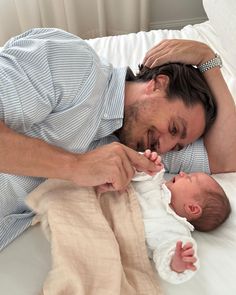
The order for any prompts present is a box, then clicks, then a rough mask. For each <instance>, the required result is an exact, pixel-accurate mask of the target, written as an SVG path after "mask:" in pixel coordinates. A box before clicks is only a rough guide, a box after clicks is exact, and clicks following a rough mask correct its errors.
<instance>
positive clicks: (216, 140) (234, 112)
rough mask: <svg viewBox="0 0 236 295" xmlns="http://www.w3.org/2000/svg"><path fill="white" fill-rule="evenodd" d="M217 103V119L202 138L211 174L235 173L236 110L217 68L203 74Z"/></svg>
mask: <svg viewBox="0 0 236 295" xmlns="http://www.w3.org/2000/svg"><path fill="white" fill-rule="evenodd" d="M204 76H205V79H206V81H207V83H208V85H209V87H210V88H211V91H212V93H213V95H214V97H215V99H216V102H217V107H218V111H217V118H216V121H215V123H214V125H213V126H212V127H211V128H210V130H209V131H208V133H207V134H206V135H205V137H204V142H205V146H206V149H207V152H208V157H209V163H210V169H211V172H212V173H220V172H232V171H236V156H235V155H236V108H235V102H234V100H233V97H232V95H231V93H230V91H229V89H228V87H227V85H226V83H225V81H224V78H223V76H222V74H221V71H220V69H219V68H213V69H211V70H209V71H206V72H205V73H204Z"/></svg>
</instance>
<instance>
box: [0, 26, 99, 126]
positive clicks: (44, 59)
mask: <svg viewBox="0 0 236 295" xmlns="http://www.w3.org/2000/svg"><path fill="white" fill-rule="evenodd" d="M93 59H94V55H93V54H91V48H89V46H88V45H87V44H86V42H85V41H83V40H82V39H80V38H79V37H77V36H74V35H72V34H70V33H67V32H65V31H62V30H59V29H46V28H42V29H32V30H30V31H27V32H25V33H23V34H21V35H19V36H16V37H14V38H12V39H10V40H9V41H8V42H7V43H6V44H5V46H4V47H3V49H2V50H1V51H0V120H3V121H4V122H5V123H6V125H8V126H9V127H10V128H12V129H14V130H16V131H19V132H26V131H28V130H30V129H31V127H32V126H33V125H34V124H37V123H39V122H42V121H43V120H44V119H45V118H46V117H47V116H48V115H49V114H50V113H53V112H57V111H60V112H61V111H63V110H64V109H67V108H69V107H72V106H73V104H75V101H74V100H75V97H77V96H76V95H77V93H78V91H79V90H80V89H81V88H82V87H83V85H84V84H85V83H86V80H87V78H88V76H89V75H90V73H91V68H92V64H93ZM78 69H79V70H78Z"/></svg>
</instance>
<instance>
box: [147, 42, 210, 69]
mask: <svg viewBox="0 0 236 295" xmlns="http://www.w3.org/2000/svg"><path fill="white" fill-rule="evenodd" d="M214 56H215V54H214V51H213V50H212V49H211V48H210V47H209V46H207V45H206V44H204V43H202V42H198V41H193V40H182V39H172V40H163V41H161V42H160V43H159V44H157V45H156V46H154V47H153V48H151V49H150V50H149V51H148V52H147V53H146V55H145V57H144V60H143V65H144V66H146V67H148V68H153V67H155V66H160V65H163V64H165V63H175V62H179V63H183V64H192V65H197V66H198V65H200V64H202V63H204V62H205V61H207V60H210V59H211V58H213V57H214Z"/></svg>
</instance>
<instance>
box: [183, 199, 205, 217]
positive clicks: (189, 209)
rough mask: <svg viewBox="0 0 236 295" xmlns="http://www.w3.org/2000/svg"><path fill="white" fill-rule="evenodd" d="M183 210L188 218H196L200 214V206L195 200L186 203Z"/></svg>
mask: <svg viewBox="0 0 236 295" xmlns="http://www.w3.org/2000/svg"><path fill="white" fill-rule="evenodd" d="M184 210H185V212H186V213H187V216H188V217H189V218H188V219H189V220H194V219H198V218H199V217H200V216H201V215H202V207H201V206H200V205H199V204H198V203H197V202H191V203H186V204H185V205H184Z"/></svg>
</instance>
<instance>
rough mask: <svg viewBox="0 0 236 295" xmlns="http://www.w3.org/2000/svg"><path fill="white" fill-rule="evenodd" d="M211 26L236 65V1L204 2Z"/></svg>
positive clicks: (211, 0)
mask: <svg viewBox="0 0 236 295" xmlns="http://www.w3.org/2000/svg"><path fill="white" fill-rule="evenodd" d="M203 6H204V9H205V12H206V14H207V16H208V19H209V21H210V24H211V25H212V27H213V28H214V29H215V31H216V33H217V35H218V36H219V38H220V41H221V43H222V46H223V47H224V49H225V50H226V52H227V53H228V55H229V57H230V59H231V63H233V64H235V63H236V38H235V35H236V1H235V0H203Z"/></svg>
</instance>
